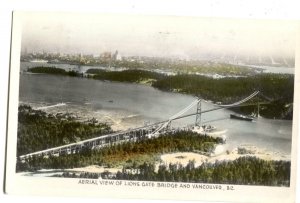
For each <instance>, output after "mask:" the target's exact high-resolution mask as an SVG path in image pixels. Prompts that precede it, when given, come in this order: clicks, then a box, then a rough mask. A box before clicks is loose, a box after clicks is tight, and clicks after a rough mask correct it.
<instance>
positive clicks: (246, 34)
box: [22, 12, 296, 59]
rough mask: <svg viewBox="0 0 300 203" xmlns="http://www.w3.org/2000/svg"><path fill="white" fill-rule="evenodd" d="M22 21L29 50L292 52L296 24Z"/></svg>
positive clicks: (32, 17)
mask: <svg viewBox="0 0 300 203" xmlns="http://www.w3.org/2000/svg"><path fill="white" fill-rule="evenodd" d="M22 14H23V13H22ZM22 25H23V26H22V51H24V50H25V49H26V50H27V51H28V52H31V51H35V52H41V51H46V52H60V53H82V54H94V55H99V54H100V53H102V52H105V51H111V52H114V51H115V50H118V51H119V53H121V55H124V56H130V55H136V56H161V57H176V58H186V59H199V58H202V57H203V56H205V55H207V54H226V55H246V56H247V55H250V56H270V55H272V56H274V57H294V54H295V44H296V26H295V25H296V24H295V23H294V22H293V21H283V20H247V19H224V18H200V17H176V16H146V15H116V14H115V15H106V14H105V15H104V14H83V13H34V12H32V13H29V12H28V13H25V15H22Z"/></svg>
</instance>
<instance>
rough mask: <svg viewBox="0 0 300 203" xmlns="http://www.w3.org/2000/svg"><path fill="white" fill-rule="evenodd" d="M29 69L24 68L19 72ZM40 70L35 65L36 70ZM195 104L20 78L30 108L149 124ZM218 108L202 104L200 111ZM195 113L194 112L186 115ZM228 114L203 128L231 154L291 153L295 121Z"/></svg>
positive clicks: (85, 83) (124, 88) (73, 81)
mask: <svg viewBox="0 0 300 203" xmlns="http://www.w3.org/2000/svg"><path fill="white" fill-rule="evenodd" d="M27 66H28V63H21V70H24V69H26V68H27ZM33 66H36V65H33ZM196 99H197V98H195V97H193V96H189V95H184V94H178V93H170V92H163V91H160V90H157V89H154V88H152V87H149V86H144V85H140V84H130V83H119V82H107V81H106V82H105V81H99V80H93V79H87V78H76V77H65V76H55V75H47V74H21V75H20V92H19V100H20V101H21V102H28V103H47V104H48V105H55V104H57V103H61V102H63V103H67V105H66V106H68V104H72V105H73V106H74V105H75V106H76V105H78V106H80V107H82V106H84V105H86V104H87V103H88V104H89V105H90V106H91V107H92V109H93V110H94V111H99V110H105V109H114V110H115V111H124V110H125V111H126V112H129V114H132V115H140V117H141V119H143V120H144V121H150V122H151V123H154V122H158V121H162V120H166V119H168V118H169V117H171V116H172V115H174V114H176V113H177V112H179V111H181V110H182V109H184V108H185V107H186V106H188V105H189V104H190V103H192V102H193V101H195V100H196ZM211 108H215V106H214V105H213V104H211V103H207V102H202V109H203V110H207V109H211ZM193 112H196V106H195V107H193V108H192V109H191V110H190V111H189V112H187V114H188V113H193ZM230 113H233V112H232V111H230V110H229V109H221V110H217V111H213V112H209V113H205V114H203V115H202V121H203V123H206V124H210V125H213V126H215V127H217V128H218V129H220V130H225V129H227V133H226V136H227V145H226V147H227V148H228V149H232V148H234V147H236V146H238V145H241V144H253V145H256V146H258V147H262V148H267V149H268V150H272V151H280V152H283V153H285V154H290V153H291V138H292V121H285V120H272V119H264V118H258V119H255V120H254V121H253V122H248V121H242V120H234V119H230ZM194 122H195V116H192V117H189V118H185V119H181V120H177V121H174V122H173V123H172V125H173V126H185V125H188V124H193V123H194Z"/></svg>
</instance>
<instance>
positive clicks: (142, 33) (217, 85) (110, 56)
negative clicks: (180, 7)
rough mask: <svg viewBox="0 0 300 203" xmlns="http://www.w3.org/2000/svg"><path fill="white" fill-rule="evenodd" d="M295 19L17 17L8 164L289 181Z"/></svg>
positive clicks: (31, 169) (124, 176) (206, 179)
mask: <svg viewBox="0 0 300 203" xmlns="http://www.w3.org/2000/svg"><path fill="white" fill-rule="evenodd" d="M295 33H296V28H295V24H294V23H293V22H290V21H284V20H256V19H233V18H232V19H224V18H209V17H206V18H204V17H201V18H200V17H184V16H151V15H133V14H132V15H125V14H122V15H121V14H87V13H80V14H79V13H51V12H50V13H34V12H33V13H27V14H26V15H24V18H22V29H21V50H20V57H19V61H20V67H19V71H18V72H19V73H18V74H19V97H18V99H19V100H18V124H17V126H18V127H17V143H16V155H17V157H16V167H15V170H16V173H17V174H18V175H20V176H22V177H25V176H26V177H39V178H43V177H45V178H46V177H47V178H49V177H51V178H53V179H54V178H59V179H62V178H77V179H84V180H85V179H87V180H91V179H92V180H93V179H95V180H96V179H97V180H99V179H100V180H127V181H133V182H134V181H156V182H184V183H205V184H232V185H254V186H276V187H290V177H291V161H292V158H291V152H292V134H293V133H292V127H293V125H292V123H293V105H294V75H295V44H296V35H295Z"/></svg>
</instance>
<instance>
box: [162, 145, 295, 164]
mask: <svg viewBox="0 0 300 203" xmlns="http://www.w3.org/2000/svg"><path fill="white" fill-rule="evenodd" d="M243 149H247V150H248V151H247V150H243ZM245 156H253V157H257V158H260V159H264V160H285V161H290V160H291V156H290V155H284V154H281V153H279V152H271V151H267V150H265V149H259V148H257V147H255V146H251V145H241V146H239V147H237V148H235V149H234V150H232V151H231V152H228V151H226V152H224V151H223V152H222V153H220V152H219V153H218V154H213V155H212V156H206V155H201V154H198V153H194V152H178V153H170V154H163V155H161V157H160V158H161V163H163V164H166V165H168V164H170V163H171V164H182V165H183V166H186V165H187V164H188V163H189V161H192V160H194V161H195V166H196V167H198V166H200V165H201V164H203V163H204V162H207V163H215V162H216V161H233V160H235V159H238V158H240V157H245Z"/></svg>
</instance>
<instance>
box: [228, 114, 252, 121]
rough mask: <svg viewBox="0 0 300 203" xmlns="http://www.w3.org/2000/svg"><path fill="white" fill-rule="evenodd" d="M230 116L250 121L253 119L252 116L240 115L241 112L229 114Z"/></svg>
mask: <svg viewBox="0 0 300 203" xmlns="http://www.w3.org/2000/svg"><path fill="white" fill-rule="evenodd" d="M230 118H232V119H239V120H244V121H252V120H253V117H251V116H245V115H241V114H230Z"/></svg>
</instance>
